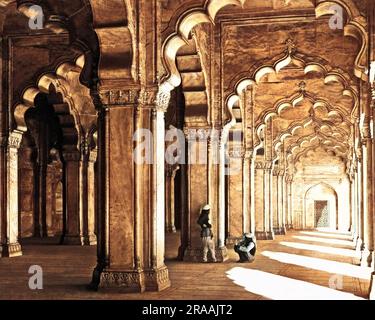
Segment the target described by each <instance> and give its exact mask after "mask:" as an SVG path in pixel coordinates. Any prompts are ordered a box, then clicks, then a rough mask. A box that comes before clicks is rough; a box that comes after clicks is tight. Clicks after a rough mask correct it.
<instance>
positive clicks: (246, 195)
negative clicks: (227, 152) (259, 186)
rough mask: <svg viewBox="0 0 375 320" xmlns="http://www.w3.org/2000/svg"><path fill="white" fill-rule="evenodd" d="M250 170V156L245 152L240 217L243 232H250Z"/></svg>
mask: <svg viewBox="0 0 375 320" xmlns="http://www.w3.org/2000/svg"><path fill="white" fill-rule="evenodd" d="M250 171H251V157H250V153H249V152H246V153H245V155H244V157H243V160H242V219H243V229H242V231H243V232H244V233H247V232H251V225H252V222H251V217H250V212H251V203H250Z"/></svg>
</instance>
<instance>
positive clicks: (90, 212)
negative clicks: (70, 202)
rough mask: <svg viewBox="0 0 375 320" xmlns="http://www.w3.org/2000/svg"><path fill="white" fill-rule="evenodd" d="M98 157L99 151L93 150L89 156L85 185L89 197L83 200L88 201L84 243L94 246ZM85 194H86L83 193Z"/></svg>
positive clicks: (95, 242) (84, 214)
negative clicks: (96, 164)
mask: <svg viewBox="0 0 375 320" xmlns="http://www.w3.org/2000/svg"><path fill="white" fill-rule="evenodd" d="M97 157H98V151H97V149H96V148H95V149H92V150H91V151H90V154H89V156H88V157H87V175H86V177H87V179H86V181H85V184H87V187H85V188H84V189H86V190H87V196H86V197H85V198H84V199H83V200H85V201H87V204H85V207H84V208H85V210H84V212H83V218H84V230H83V236H84V243H85V245H89V246H93V245H96V244H97V239H96V234H95V232H96V230H95V224H96V221H95V220H96V205H95V198H96V179H95V163H96V160H97ZM83 193H84V192H83Z"/></svg>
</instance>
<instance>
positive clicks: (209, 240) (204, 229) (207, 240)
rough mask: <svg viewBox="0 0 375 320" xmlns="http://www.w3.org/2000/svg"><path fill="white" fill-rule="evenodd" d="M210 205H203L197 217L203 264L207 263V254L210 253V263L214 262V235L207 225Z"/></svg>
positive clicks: (208, 224)
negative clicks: (199, 227)
mask: <svg viewBox="0 0 375 320" xmlns="http://www.w3.org/2000/svg"><path fill="white" fill-rule="evenodd" d="M210 209H211V207H210V205H208V204H207V205H205V206H204V207H203V209H202V211H201V213H200V215H199V218H198V221H197V223H198V224H199V225H200V226H201V239H202V247H203V262H207V253H208V251H210V253H211V257H212V261H213V262H216V255H215V243H214V240H213V238H214V234H213V232H212V225H211V224H210V223H209V214H210Z"/></svg>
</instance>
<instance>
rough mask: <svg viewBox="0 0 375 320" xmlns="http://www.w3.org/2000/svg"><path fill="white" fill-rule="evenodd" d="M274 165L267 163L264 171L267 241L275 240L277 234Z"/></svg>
mask: <svg viewBox="0 0 375 320" xmlns="http://www.w3.org/2000/svg"><path fill="white" fill-rule="evenodd" d="M272 170H273V163H272V162H271V161H267V162H266V167H265V169H264V194H265V197H264V218H265V220H268V228H267V230H266V231H267V239H269V240H273V239H274V238H275V234H274V232H273V206H274V203H273V201H272V198H273V196H272V194H273V173H272Z"/></svg>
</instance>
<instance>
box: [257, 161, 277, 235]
mask: <svg viewBox="0 0 375 320" xmlns="http://www.w3.org/2000/svg"><path fill="white" fill-rule="evenodd" d="M256 168H257V172H256V176H257V177H256V182H257V183H256V186H255V189H256V202H257V208H256V211H258V210H260V212H261V214H262V226H261V228H258V230H257V231H256V237H257V238H258V239H262V240H273V239H274V238H275V235H274V232H273V212H272V210H273V204H272V180H273V179H272V162H269V161H261V162H258V163H257V165H256ZM258 188H261V190H259V189H258ZM258 226H259V224H258ZM260 229H261V230H260Z"/></svg>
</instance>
